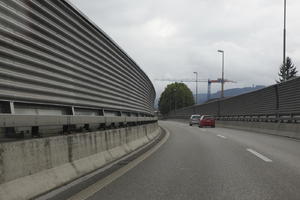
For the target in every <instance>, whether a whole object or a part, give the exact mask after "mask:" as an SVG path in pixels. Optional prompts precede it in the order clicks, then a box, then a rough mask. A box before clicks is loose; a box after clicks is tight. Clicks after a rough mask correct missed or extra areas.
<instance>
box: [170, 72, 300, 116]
mask: <svg viewBox="0 0 300 200" xmlns="http://www.w3.org/2000/svg"><path fill="white" fill-rule="evenodd" d="M196 113H197V114H200V115H201V114H207V115H214V116H216V117H217V118H219V119H225V120H245V121H248V120H251V121H266V122H300V78H299V77H298V78H295V79H293V80H289V81H287V82H284V83H280V84H276V85H272V86H270V87H267V88H264V89H261V90H258V91H254V92H250V93H246V94H242V95H239V96H235V97H231V98H226V99H221V100H216V101H213V102H208V103H206V104H201V105H195V106H191V107H186V108H181V109H178V110H176V112H174V111H172V112H171V113H170V117H174V116H175V115H176V116H177V117H181V116H184V117H188V116H190V115H192V114H196Z"/></svg>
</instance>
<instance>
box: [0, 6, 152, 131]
mask: <svg viewBox="0 0 300 200" xmlns="http://www.w3.org/2000/svg"><path fill="white" fill-rule="evenodd" d="M154 99H155V90H154V87H153V85H152V83H151V81H150V80H149V78H148V77H147V75H146V74H145V73H144V72H143V71H142V70H141V69H140V68H139V67H138V65H137V64H136V63H135V62H134V61H133V60H132V59H131V58H130V57H129V56H128V55H127V54H126V53H125V52H124V51H123V50H122V49H121V48H120V47H119V46H118V45H117V44H116V43H115V42H113V41H112V39H110V38H109V37H108V36H107V35H106V34H105V33H104V32H103V31H102V30H101V29H100V28H98V27H97V26H96V25H95V24H93V23H92V22H91V21H90V20H88V18H87V17H86V16H84V15H83V14H82V13H81V12H80V11H78V10H77V9H76V8H75V7H74V6H72V5H71V4H70V3H69V2H68V1H64V0H51V1H39V0H31V1H27V0H19V1H17V0H9V1H7V0H0V115H1V117H0V119H1V121H0V128H1V127H2V128H5V130H2V132H7V130H12V129H7V128H12V127H17V126H20V124H21V125H22V124H24V120H26V118H22V117H21V118H22V120H21V118H20V117H15V118H14V117H13V116H18V115H22V116H24V115H28V116H33V117H35V119H39V118H37V117H36V116H49V117H50V116H66V115H71V116H81V122H82V123H89V120H90V118H89V119H88V118H86V120H85V119H84V117H82V116H98V115H99V116H114V117H122V116H125V117H127V118H129V117H133V118H134V119H136V117H149V119H151V120H152V116H153V110H154V109H153V105H154ZM8 119H9V120H10V122H9V123H8V122H7V121H8ZM18 119H19V120H18ZM11 120H12V121H11ZM14 120H15V121H14ZM20 120H21V121H20ZM145 120H146V121H147V119H145ZM151 120H150V121H151ZM38 121H39V120H38ZM100 121H101V120H100ZM12 123H13V124H12ZM8 124H10V125H9V127H8ZM26 124H27V126H30V123H29V122H27V123H26ZM54 124H55V123H54ZM58 124H60V123H58ZM32 125H35V126H39V124H37V123H34V122H33V123H32ZM15 131H16V130H14V131H13V132H15Z"/></svg>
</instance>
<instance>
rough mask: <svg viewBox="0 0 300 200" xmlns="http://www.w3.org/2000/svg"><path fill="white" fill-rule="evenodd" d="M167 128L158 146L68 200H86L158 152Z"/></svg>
mask: <svg viewBox="0 0 300 200" xmlns="http://www.w3.org/2000/svg"><path fill="white" fill-rule="evenodd" d="M165 130H166V135H165V137H164V138H163V139H162V140H161V141H160V142H159V143H158V144H156V146H154V147H153V148H152V149H150V150H149V151H147V152H146V153H144V154H142V155H141V156H139V157H138V158H136V159H135V160H133V161H131V162H130V163H128V164H127V165H125V166H124V167H122V168H120V169H118V170H117V171H115V172H113V173H112V174H110V175H108V176H107V177H105V178H103V179H101V180H99V181H98V182H96V183H94V184H93V185H91V186H89V187H88V188H86V189H84V190H82V191H80V192H79V193H77V194H75V195H73V196H72V197H70V198H69V199H68V200H86V199H88V198H89V197H91V196H93V195H94V194H96V193H97V192H98V191H100V190H101V189H102V188H104V187H106V186H107V185H109V184H110V183H112V182H113V181H115V180H116V179H118V178H119V177H121V176H122V175H124V174H126V173H127V172H128V171H129V170H131V169H132V168H134V167H135V166H137V165H138V164H139V163H141V162H142V161H144V160H145V159H146V158H148V157H149V156H150V155H152V154H153V153H154V152H156V151H157V150H158V149H159V148H160V147H161V146H162V145H163V144H164V143H165V142H166V141H167V140H168V138H169V136H170V132H169V130H167V129H165Z"/></svg>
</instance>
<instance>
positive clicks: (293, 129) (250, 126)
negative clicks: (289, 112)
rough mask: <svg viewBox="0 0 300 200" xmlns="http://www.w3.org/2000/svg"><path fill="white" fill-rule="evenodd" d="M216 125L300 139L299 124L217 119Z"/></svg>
mask: <svg viewBox="0 0 300 200" xmlns="http://www.w3.org/2000/svg"><path fill="white" fill-rule="evenodd" d="M216 126H217V127H223V128H232V129H238V130H245V131H252V132H253V131H254V132H257V133H263V134H269V135H277V136H282V137H288V138H293V139H300V124H292V123H290V124H289V123H271V122H270V123H267V122H240V121H217V122H216Z"/></svg>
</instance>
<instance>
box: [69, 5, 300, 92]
mask: <svg viewBox="0 0 300 200" xmlns="http://www.w3.org/2000/svg"><path fill="white" fill-rule="evenodd" d="M71 2H72V3H73V4H74V5H75V6H76V7H77V8H79V9H80V10H81V11H82V12H83V13H84V14H86V15H87V16H88V17H89V18H90V19H91V20H92V21H93V22H95V23H96V24H97V25H98V26H99V27H100V28H101V29H102V30H103V31H104V32H106V33H107V34H108V35H109V36H110V37H111V38H113V40H114V41H115V42H116V43H118V44H119V45H120V46H121V47H122V48H123V49H124V50H125V51H126V52H127V53H128V54H129V55H130V56H131V57H132V58H133V59H134V60H135V61H136V62H137V63H138V64H139V66H140V67H141V68H142V69H143V70H144V71H145V72H146V73H147V75H148V76H149V77H150V79H151V80H152V81H153V84H154V86H155V88H156V91H157V95H158V96H159V95H160V93H161V92H162V90H163V89H164V87H165V86H166V84H168V83H167V82H156V81H154V79H156V78H160V79H162V78H171V79H172V78H174V79H184V78H195V75H194V74H193V72H194V71H197V72H199V79H208V78H210V79H216V78H219V77H221V55H220V54H218V53H217V50H218V49H223V50H225V78H227V79H231V80H235V81H237V82H238V83H236V84H227V85H226V86H225V88H233V87H244V86H252V84H255V85H271V84H274V82H275V80H276V79H277V78H278V77H277V73H278V68H279V65H280V63H281V62H282V40H283V39H282V37H283V34H282V32H283V31H282V29H283V0H248V1H246V0H151V1H150V0H85V1H84V0H71ZM299 10H300V1H299V0H288V17H287V21H288V23H287V55H288V56H290V57H291V58H292V59H293V61H294V63H295V64H296V65H300V49H299V47H300V26H299V23H300V12H299ZM299 69H300V68H299ZM188 85H189V87H190V88H191V89H192V90H193V91H194V90H195V84H188ZM200 85H201V87H200V92H201V93H204V92H206V90H207V84H206V83H202V84H200ZM219 89H220V85H219V84H217V85H214V86H213V91H217V90H219Z"/></svg>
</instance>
